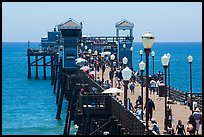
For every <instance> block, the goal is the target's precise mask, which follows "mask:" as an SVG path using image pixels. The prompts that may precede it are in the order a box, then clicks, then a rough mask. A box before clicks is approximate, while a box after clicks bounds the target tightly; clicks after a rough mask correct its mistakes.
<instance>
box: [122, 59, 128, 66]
mask: <svg viewBox="0 0 204 137" xmlns="http://www.w3.org/2000/svg"><path fill="white" fill-rule="evenodd" d="M127 62H128V59H127V58H126V57H124V58H123V65H124V68H125V67H126V65H127Z"/></svg>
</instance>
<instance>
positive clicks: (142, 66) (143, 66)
mask: <svg viewBox="0 0 204 137" xmlns="http://www.w3.org/2000/svg"><path fill="white" fill-rule="evenodd" d="M139 68H140V71H141V77H140V79H141V97H142V120H143V71H144V69H145V63H144V62H143V61H141V62H140V63H139Z"/></svg>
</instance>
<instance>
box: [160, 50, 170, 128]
mask: <svg viewBox="0 0 204 137" xmlns="http://www.w3.org/2000/svg"><path fill="white" fill-rule="evenodd" d="M161 62H162V65H163V67H164V71H165V88H164V91H165V108H164V109H165V118H164V130H167V123H168V118H167V112H166V111H167V101H166V96H167V90H166V85H167V84H166V81H167V79H166V69H167V67H168V64H169V58H168V56H167V55H166V54H164V56H162V57H161Z"/></svg>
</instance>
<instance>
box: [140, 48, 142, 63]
mask: <svg viewBox="0 0 204 137" xmlns="http://www.w3.org/2000/svg"><path fill="white" fill-rule="evenodd" d="M142 53H143V51H142V50H140V61H142Z"/></svg>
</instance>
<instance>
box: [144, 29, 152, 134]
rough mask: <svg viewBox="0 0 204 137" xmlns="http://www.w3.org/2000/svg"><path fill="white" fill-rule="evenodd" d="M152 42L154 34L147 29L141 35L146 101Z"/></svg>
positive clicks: (147, 121) (147, 119)
mask: <svg viewBox="0 0 204 137" xmlns="http://www.w3.org/2000/svg"><path fill="white" fill-rule="evenodd" d="M153 42H154V36H153V35H152V34H150V32H149V31H147V32H146V33H145V34H144V35H143V36H142V44H143V47H144V52H145V54H146V103H147V101H148V98H149V92H148V85H149V53H150V51H151V47H152V44H153ZM148 129H149V110H148V107H146V130H147V131H148Z"/></svg>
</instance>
